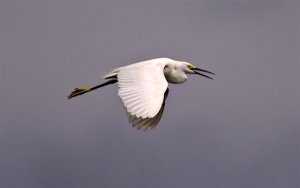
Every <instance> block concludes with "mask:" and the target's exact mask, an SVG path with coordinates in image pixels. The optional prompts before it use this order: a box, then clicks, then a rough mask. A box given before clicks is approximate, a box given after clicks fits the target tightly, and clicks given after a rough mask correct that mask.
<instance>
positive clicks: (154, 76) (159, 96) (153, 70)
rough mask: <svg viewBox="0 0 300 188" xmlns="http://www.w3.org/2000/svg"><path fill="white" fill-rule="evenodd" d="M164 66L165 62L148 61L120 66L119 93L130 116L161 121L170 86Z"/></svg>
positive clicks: (118, 74) (136, 118) (118, 75)
mask: <svg viewBox="0 0 300 188" xmlns="http://www.w3.org/2000/svg"><path fill="white" fill-rule="evenodd" d="M164 66H165V64H163V63H153V62H147V63H139V64H133V65H132V66H126V67H120V68H119V70H118V73H117V78H118V84H119V92H118V94H119V96H120V98H121V100H122V102H123V105H124V107H125V108H126V111H127V112H128V114H129V118H131V119H134V120H141V121H144V120H145V119H148V120H147V121H149V123H150V119H152V120H154V119H155V120H157V119H158V121H159V119H160V117H161V114H162V112H161V114H160V110H161V108H162V105H163V102H164V93H165V91H166V90H167V87H168V82H167V81H166V78H165V76H164V72H163V69H164ZM158 117H159V118H158ZM132 122H133V123H134V121H132ZM152 123H153V122H152Z"/></svg>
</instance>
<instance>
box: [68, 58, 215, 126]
mask: <svg viewBox="0 0 300 188" xmlns="http://www.w3.org/2000/svg"><path fill="white" fill-rule="evenodd" d="M197 71H201V72H205V73H209V74H213V75H214V73H212V72H210V71H207V70H203V69H200V68H197V67H195V66H194V65H192V64H191V63H187V62H183V61H175V60H172V59H169V58H157V59H151V60H147V61H143V62H138V63H134V64H131V65H127V66H123V67H118V68H115V69H113V70H111V71H110V72H108V73H107V74H105V75H104V76H103V78H105V79H108V80H109V81H107V82H105V83H103V84H100V85H97V86H95V87H92V88H75V90H74V91H73V92H71V94H70V95H69V96H68V99H71V98H73V97H76V96H79V95H82V94H84V93H87V92H90V91H93V90H95V89H98V88H100V87H103V86H106V85H109V84H114V83H116V82H118V86H119V90H118V95H119V96H120V98H121V100H122V102H123V105H124V107H125V110H126V111H127V113H128V118H129V122H131V123H132V126H133V127H136V128H137V129H143V130H148V129H152V128H154V127H155V126H156V125H157V124H158V122H159V120H160V119H161V116H162V114H163V111H164V107H165V101H166V98H167V97H168V93H169V89H168V82H169V83H172V84H181V83H184V82H185V81H186V80H187V74H198V75H201V76H204V77H206V78H210V79H212V78H211V77H209V76H207V75H205V74H202V73H200V72H197Z"/></svg>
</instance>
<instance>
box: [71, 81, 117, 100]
mask: <svg viewBox="0 0 300 188" xmlns="http://www.w3.org/2000/svg"><path fill="white" fill-rule="evenodd" d="M116 82H118V80H116V79H113V80H109V81H107V82H105V83H103V84H100V85H97V86H94V87H91V88H75V89H74V91H72V92H71V93H70V95H69V96H68V97H67V98H68V99H71V98H73V97H76V96H79V95H82V94H85V93H87V92H90V91H93V90H95V89H98V88H100V87H103V86H106V85H109V84H114V83H116Z"/></svg>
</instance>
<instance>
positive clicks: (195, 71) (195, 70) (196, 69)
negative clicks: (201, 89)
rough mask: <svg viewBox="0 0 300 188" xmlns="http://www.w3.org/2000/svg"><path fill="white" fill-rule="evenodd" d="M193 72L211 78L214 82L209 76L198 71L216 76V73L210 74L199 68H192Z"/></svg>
mask: <svg viewBox="0 0 300 188" xmlns="http://www.w3.org/2000/svg"><path fill="white" fill-rule="evenodd" d="M191 70H193V71H194V73H195V74H198V75H201V76H204V77H206V78H209V79H212V80H213V78H212V77H209V76H207V75H205V74H202V73H200V72H197V71H201V72H205V73H209V74H212V75H215V74H214V73H212V72H210V71H207V70H204V69H199V68H197V67H195V68H192V69H191Z"/></svg>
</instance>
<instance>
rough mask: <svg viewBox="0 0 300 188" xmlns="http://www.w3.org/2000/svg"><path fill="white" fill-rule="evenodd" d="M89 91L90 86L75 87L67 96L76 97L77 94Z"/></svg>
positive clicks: (69, 97)
mask: <svg viewBox="0 0 300 188" xmlns="http://www.w3.org/2000/svg"><path fill="white" fill-rule="evenodd" d="M89 91H91V89H90V88H75V89H74V91H72V92H71V94H70V95H69V96H68V97H67V98H68V99H71V98H73V97H76V96H78V95H82V94H85V93H87V92H89Z"/></svg>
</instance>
